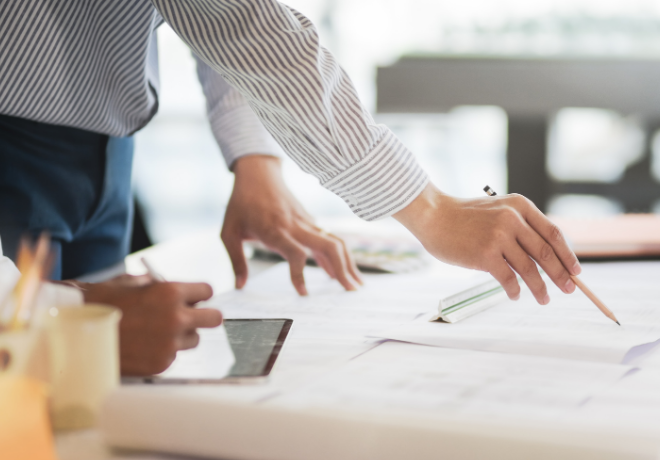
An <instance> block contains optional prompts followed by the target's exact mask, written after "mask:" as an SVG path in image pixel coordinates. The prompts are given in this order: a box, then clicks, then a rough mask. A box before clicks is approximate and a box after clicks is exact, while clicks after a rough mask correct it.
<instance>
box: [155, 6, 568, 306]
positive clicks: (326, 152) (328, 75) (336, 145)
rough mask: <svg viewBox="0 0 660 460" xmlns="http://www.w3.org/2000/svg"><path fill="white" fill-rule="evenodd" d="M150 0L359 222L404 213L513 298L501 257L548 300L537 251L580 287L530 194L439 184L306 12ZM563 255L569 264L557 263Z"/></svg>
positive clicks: (411, 224) (426, 239) (439, 250)
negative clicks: (462, 193) (365, 96)
mask: <svg viewBox="0 0 660 460" xmlns="http://www.w3.org/2000/svg"><path fill="white" fill-rule="evenodd" d="M152 2H153V4H154V5H155V6H156V8H157V9H158V10H159V12H160V13H161V15H162V16H163V17H164V19H165V20H166V21H167V22H168V23H169V24H170V25H171V26H172V28H173V29H174V30H175V31H176V32H177V33H178V34H179V36H180V37H181V38H182V39H183V40H184V41H185V42H187V43H188V45H189V46H190V47H191V48H192V49H193V51H194V52H195V54H197V55H198V56H200V57H201V58H202V59H203V60H204V61H205V62H206V63H207V64H208V65H209V66H211V67H212V68H213V69H215V70H216V71H217V72H219V73H220V74H221V75H222V76H223V78H225V80H226V81H227V82H228V83H230V84H231V85H232V86H233V87H235V88H236V89H237V90H238V91H240V92H241V94H242V95H243V97H245V99H246V100H247V101H248V103H249V104H250V106H251V107H252V109H253V110H254V111H255V113H256V114H257V115H258V116H259V117H260V118H261V120H262V122H263V123H264V126H265V127H266V129H268V131H269V132H270V133H271V134H272V135H273V136H274V137H275V139H276V140H277V141H278V143H279V144H280V145H281V146H282V147H283V148H284V150H285V151H286V152H287V154H288V155H289V156H291V158H293V159H294V161H296V162H297V163H298V164H299V165H300V167H301V168H302V169H303V170H304V171H306V172H308V173H310V174H313V175H314V176H316V177H317V178H318V179H319V181H320V182H321V184H322V185H323V186H324V187H326V188H327V189H329V190H331V191H332V192H334V193H336V194H337V195H339V196H340V197H341V198H343V199H344V201H346V203H347V204H348V206H349V207H350V208H351V209H352V210H353V212H354V213H355V214H357V215H358V216H359V217H361V218H363V219H366V220H375V219H379V218H383V217H387V216H391V215H393V214H396V213H399V212H400V211H404V212H403V213H402V214H398V215H397V217H398V218H399V220H400V221H401V222H403V223H404V225H406V226H407V227H408V228H410V229H413V228H414V230H413V233H415V234H416V236H417V237H418V238H420V240H421V241H422V242H423V243H424V245H425V246H426V247H427V248H428V249H429V250H431V252H432V253H433V254H435V255H436V256H437V257H440V258H441V259H443V260H446V261H448V262H451V263H454V264H458V265H463V266H467V267H475V268H481V269H484V270H487V271H489V272H490V273H492V274H493V276H495V277H496V278H497V279H498V280H499V281H500V282H503V284H504V287H505V289H506V290H507V293H508V294H509V296H510V297H516V295H517V292H518V290H517V288H516V287H514V286H513V284H512V283H511V282H509V280H508V278H506V279H505V272H506V270H505V269H504V268H503V264H504V265H507V266H510V267H512V268H513V269H514V270H516V271H519V273H520V272H521V271H522V272H523V273H521V275H523V278H524V279H525V280H526V281H528V282H529V283H531V284H530V285H529V287H530V289H531V290H532V292H533V293H534V295H535V296H536V298H537V299H538V300H539V301H541V302H543V301H544V300H545V295H546V293H545V285H544V284H543V282H542V281H540V283H539V282H538V280H540V277H539V278H538V279H537V278H536V277H537V276H538V272H537V271H536V267H535V266H534V267H532V265H530V264H532V262H531V259H530V257H531V258H534V260H536V261H537V262H539V264H540V265H541V266H542V267H544V268H546V267H549V274H550V276H551V277H552V279H553V281H554V282H555V283H557V285H558V286H559V287H560V288H561V289H562V290H564V291H565V292H571V291H572V290H573V289H574V286H573V285H572V284H570V283H564V280H567V279H568V276H569V273H572V274H576V273H577V272H579V265H577V264H576V261H577V259H576V258H575V255H574V254H573V253H572V252H571V251H570V250H569V249H568V248H567V246H566V242H565V241H564V238H563V236H562V235H561V232H555V231H554V229H555V227H554V226H552V224H551V223H550V222H549V221H548V220H547V219H546V218H545V216H543V215H542V214H541V213H540V212H539V211H538V209H536V208H535V207H534V206H533V205H532V204H531V203H530V202H528V201H526V200H524V199H523V198H522V197H517V196H510V197H500V198H499V199H497V200H492V199H491V200H490V201H485V202H484V201H483V200H485V199H482V200H476V201H461V200H456V199H453V198H451V197H447V196H446V195H444V194H442V193H441V192H439V191H437V190H436V189H435V188H434V187H433V186H430V185H429V183H428V178H427V176H426V174H425V173H424V171H423V170H422V169H421V168H420V166H419V165H418V163H417V161H416V160H415V158H414V156H413V155H412V153H411V152H410V151H409V150H408V149H406V148H405V147H404V146H403V144H401V142H400V141H399V140H398V139H397V138H396V137H395V136H394V135H393V134H392V133H391V132H390V131H389V130H388V129H387V128H386V127H384V126H382V125H377V124H375V123H374V121H373V119H372V118H371V116H370V115H369V113H368V111H367V110H366V109H365V108H364V107H363V106H362V105H361V103H360V101H359V98H358V97H357V94H356V91H355V88H354V87H353V85H352V83H351V81H350V79H349V78H348V76H347V75H346V74H345V73H344V72H343V71H342V69H341V68H340V67H339V65H338V64H337V62H336V61H335V59H334V57H333V56H332V55H331V54H330V53H329V52H328V51H327V50H325V49H324V48H323V47H321V46H320V43H319V37H318V33H317V31H316V28H315V27H314V25H313V24H312V23H311V22H310V21H309V20H308V19H307V18H306V17H304V16H303V15H302V14H300V13H298V12H297V11H295V10H293V9H291V8H289V7H287V6H285V5H283V4H281V3H279V2H278V1H276V0H152ZM422 192H424V193H423V194H422ZM420 197H421V198H420ZM441 197H446V198H447V199H440V198H441ZM482 202H483V205H481V203H482ZM415 203H416V204H415ZM475 203H476V204H475ZM411 205H414V206H413V207H412V208H410V209H408V208H409V207H410V206H411ZM498 206H499V207H501V208H503V209H506V211H503V212H502V214H503V215H507V216H508V217H507V218H500V217H498V218H497V219H498V220H497V222H493V221H492V220H491V219H492V218H493V217H494V216H495V214H494V213H493V212H491V208H492V207H498ZM429 216H433V218H430V217H429ZM516 216H520V218H518V217H516ZM440 224H442V225H440ZM521 227H522V228H524V229H525V231H521V230H520V228H521ZM547 229H552V230H553V231H551V232H548V231H547ZM467 230H469V231H467ZM465 241H468V242H469V243H467V244H464V243H462V242H465ZM484 241H488V244H489V246H488V251H484V250H483V249H484V247H483V245H482V243H483V242H484ZM545 243H547V246H545ZM539 245H540V246H539ZM537 247H541V248H542V249H543V251H541V252H540V253H539V250H538V249H536V248H537ZM547 247H549V248H550V249H551V250H552V254H550V255H548V254H547V253H546V252H545V251H547V249H546V248H547ZM449 254H451V256H449ZM555 259H556V260H558V261H559V267H557V266H556V264H554V263H551V262H550V261H554V260H555ZM475 261H479V263H476V262H475ZM549 264H550V265H549ZM532 272H533V273H532ZM534 274H535V275H534ZM507 276H508V275H507Z"/></svg>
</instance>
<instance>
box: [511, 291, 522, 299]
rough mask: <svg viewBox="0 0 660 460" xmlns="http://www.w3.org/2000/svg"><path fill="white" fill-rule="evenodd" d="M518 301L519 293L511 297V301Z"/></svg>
mask: <svg viewBox="0 0 660 460" xmlns="http://www.w3.org/2000/svg"><path fill="white" fill-rule="evenodd" d="M518 299H520V292H519V293H518V294H516V295H514V296H513V297H511V300H518Z"/></svg>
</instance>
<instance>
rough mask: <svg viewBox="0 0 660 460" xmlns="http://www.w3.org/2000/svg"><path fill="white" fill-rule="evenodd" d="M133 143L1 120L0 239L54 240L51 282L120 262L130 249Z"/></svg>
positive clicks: (9, 244)
mask: <svg viewBox="0 0 660 460" xmlns="http://www.w3.org/2000/svg"><path fill="white" fill-rule="evenodd" d="M132 163H133V138H132V137H123V138H117V137H111V136H106V135H103V134H97V133H92V132H88V131H83V130H80V129H76V128H69V127H63V126H54V125H49V124H45V123H39V122H35V121H30V120H25V119H21V118H15V117H8V116H4V115H0V239H1V241H2V247H3V250H4V253H5V255H6V256H8V257H9V258H11V259H15V256H16V251H17V248H18V244H19V241H20V237H21V235H23V234H27V235H30V236H32V237H36V236H37V235H39V234H40V233H41V232H42V231H44V230H47V231H48V232H50V234H51V236H52V238H53V249H54V252H55V255H56V263H55V267H54V270H53V274H52V278H53V279H71V278H76V277H78V276H81V275H83V274H85V273H90V272H93V271H97V270H101V269H103V268H107V267H109V266H112V265H114V264H116V263H118V262H120V261H121V260H122V259H123V258H124V257H125V256H126V255H127V254H128V250H129V244H130V229H131V227H132V219H133V208H132V197H131V169H132Z"/></svg>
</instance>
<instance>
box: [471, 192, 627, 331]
mask: <svg viewBox="0 0 660 460" xmlns="http://www.w3.org/2000/svg"><path fill="white" fill-rule="evenodd" d="M484 192H486V194H487V195H488V196H495V195H497V193H496V192H495V190H493V189H492V188H491V187H490V185H486V186H485V187H484ZM570 277H571V279H572V280H573V282H574V283H575V285H576V286H577V287H578V288H580V290H581V291H582V292H584V295H586V296H587V297H588V298H589V300H591V301H592V302H593V303H594V305H596V306H597V307H598V309H599V310H600V311H601V312H603V314H604V315H605V316H607V317H608V318H609V319H611V320H612V321H614V322H615V323H617V324H618V325H619V326H621V323H620V322H619V320H617V319H616V316H614V313H612V312H611V311H610V309H609V308H607V307H606V306H605V304H604V303H603V302H602V301H601V300H600V299H599V298H598V297H596V294H594V293H593V292H592V291H591V289H589V288H588V287H587V285H586V284H584V282H583V281H582V280H581V279H580V278H578V277H577V276H575V275H570Z"/></svg>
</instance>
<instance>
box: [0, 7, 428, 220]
mask: <svg viewBox="0 0 660 460" xmlns="http://www.w3.org/2000/svg"><path fill="white" fill-rule="evenodd" d="M163 19H164V20H165V21H167V23H168V24H169V25H170V26H171V27H172V28H173V29H174V31H175V32H176V33H177V34H178V35H179V36H180V37H181V38H182V39H183V40H184V41H185V42H186V43H187V44H188V45H189V46H190V48H191V49H192V50H193V53H194V54H195V55H196V56H197V57H198V74H199V76H200V80H201V82H202V87H203V88H204V91H205V94H206V96H207V101H208V108H209V118H210V120H211V123H212V126H213V128H214V133H215V134H216V137H218V138H219V142H220V144H221V148H222V149H223V150H226V149H229V150H231V149H232V146H233V148H234V149H235V150H236V152H237V153H235V154H234V153H231V154H229V160H231V158H232V156H236V155H238V156H240V154H241V153H242V152H241V148H240V147H237V146H239V145H242V141H241V140H240V139H241V137H243V140H245V139H246V138H250V136H251V134H252V133H251V131H249V132H248V131H247V130H244V129H243V128H244V127H248V128H249V129H250V130H252V129H255V130H257V132H259V130H262V129H263V127H265V129H266V130H267V131H268V132H269V133H270V134H271V135H272V136H273V137H274V138H275V140H276V141H277V143H278V144H279V145H280V146H281V147H283V148H284V150H285V151H286V153H287V154H288V155H289V156H290V157H291V158H292V159H293V160H294V161H295V162H296V163H297V164H298V165H299V166H300V167H301V168H302V169H303V170H304V171H306V172H308V173H310V174H312V175H314V176H316V177H317V178H318V179H319V181H320V183H321V184H322V185H323V186H324V187H326V188H327V189H329V190H331V191H332V192H334V193H336V194H337V195H339V196H340V197H341V198H343V199H344V201H346V203H347V204H348V205H349V207H350V208H351V209H352V210H353V212H354V213H356V214H357V215H358V216H360V217H362V218H364V219H367V220H375V219H378V218H382V217H386V216H389V215H391V214H393V213H395V212H397V211H399V210H400V209H403V208H404V207H405V206H407V205H408V204H409V203H410V201H411V200H412V199H414V198H415V197H416V196H417V195H418V194H419V193H420V192H421V190H422V189H423V188H424V186H425V185H426V183H427V181H428V179H427V177H426V174H425V173H424V171H423V170H422V169H421V168H420V167H419V165H418V164H417V162H416V160H415V158H414V156H413V155H412V154H411V152H410V151H408V150H407V149H406V148H405V147H404V146H403V145H402V144H401V142H400V141H399V140H398V139H397V138H396V137H395V136H394V135H393V134H392V133H391V131H389V130H388V129H387V128H386V127H384V126H382V125H378V124H376V123H375V122H374V121H373V119H372V117H371V115H370V114H369V113H368V111H367V110H366V109H365V108H364V107H363V106H362V105H361V103H360V101H359V98H358V96H357V94H356V91H355V88H354V87H353V84H352V83H351V81H350V79H349V78H348V76H347V75H346V74H345V73H344V72H343V70H342V69H341V68H340V67H339V65H338V64H337V62H336V61H335V59H334V57H333V56H332V55H331V54H330V53H329V52H328V51H327V50H325V49H324V48H323V47H321V46H320V44H319V37H318V33H317V31H316V29H315V27H314V25H313V24H312V23H311V22H310V21H309V20H308V19H307V18H306V17H305V16H303V15H301V14H300V13H299V12H297V11H295V10H293V9H291V8H289V7H287V6H285V5H282V4H281V3H279V2H278V1H276V0H22V1H17V0H0V113H3V114H7V115H12V116H17V117H24V118H28V119H32V120H37V121H42V122H46V123H52V124H59V125H66V126H73V127H77V128H81V129H87V130H90V131H95V132H100V133H105V134H109V135H114V136H123V135H127V134H130V133H132V132H134V131H136V130H138V129H140V128H141V127H143V126H144V125H145V124H146V123H147V122H148V121H149V120H150V119H151V117H152V116H153V115H154V113H155V112H156V110H157V105H158V104H157V93H158V74H157V53H156V40H155V33H154V31H155V29H156V27H157V26H158V25H159V24H160V22H161V21H162V20H163ZM227 83H228V84H229V85H230V86H226V84H227ZM223 84H224V86H223ZM246 103H247V104H248V105H249V107H250V108H251V110H247V106H245V104H246ZM255 114H256V116H257V117H258V119H257V118H249V117H254V115H255ZM242 120H245V121H242ZM237 128H238V129H237ZM226 130H229V131H233V132H235V133H236V132H237V131H238V132H239V134H238V137H237V138H235V139H234V140H232V141H230V142H226V144H227V145H222V144H223V138H224V134H223V131H226ZM257 137H261V135H259V136H257ZM264 139H265V138H264ZM264 139H262V141H263V142H266V143H267V142H268V141H266V140H264ZM263 142H259V141H254V145H255V146H257V145H256V144H261V143H263ZM258 147H260V145H259V146H258ZM270 147H273V145H271V146H270ZM273 148H275V147H273ZM225 155H226V156H227V153H226V152H225ZM230 162H231V161H230Z"/></svg>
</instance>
